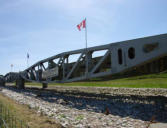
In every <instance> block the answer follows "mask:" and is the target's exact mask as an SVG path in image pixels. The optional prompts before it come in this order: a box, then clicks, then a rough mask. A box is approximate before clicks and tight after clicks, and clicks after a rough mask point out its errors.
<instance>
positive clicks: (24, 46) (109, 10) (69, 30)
mask: <svg viewBox="0 0 167 128" xmlns="http://www.w3.org/2000/svg"><path fill="white" fill-rule="evenodd" d="M166 12H167V0H0V60H1V63H0V68H1V70H0V73H1V74H6V73H7V72H10V71H11V68H10V65H11V64H13V65H14V67H13V71H19V70H24V69H25V68H26V67H27V65H26V54H27V52H28V53H29V54H30V60H29V65H31V64H34V63H35V62H37V61H39V60H40V59H44V58H47V57H50V56H53V55H55V54H58V53H61V52H65V51H70V50H75V49H79V48H84V47H85V39H84V31H81V32H79V31H78V30H77V27H76V25H77V24H79V23H80V22H81V21H82V20H83V19H84V18H85V17H86V18H87V29H88V47H91V46H96V45H103V44H108V43H112V42H117V41H122V40H128V39H134V38H139V37H144V36H150V35H156V34H161V33H167V13H166Z"/></svg>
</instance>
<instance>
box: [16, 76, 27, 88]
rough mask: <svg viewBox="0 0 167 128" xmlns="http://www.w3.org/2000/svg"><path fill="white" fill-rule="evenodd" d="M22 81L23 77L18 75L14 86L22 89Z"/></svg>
mask: <svg viewBox="0 0 167 128" xmlns="http://www.w3.org/2000/svg"><path fill="white" fill-rule="evenodd" d="M24 83H25V80H24V79H23V78H21V77H19V78H18V79H17V80H16V87H17V88H19V89H24V88H25V86H24Z"/></svg>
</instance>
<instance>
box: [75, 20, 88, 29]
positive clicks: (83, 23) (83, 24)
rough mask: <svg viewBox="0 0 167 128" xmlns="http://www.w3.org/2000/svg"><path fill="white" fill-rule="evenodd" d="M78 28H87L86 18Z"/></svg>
mask: <svg viewBox="0 0 167 128" xmlns="http://www.w3.org/2000/svg"><path fill="white" fill-rule="evenodd" d="M77 28H78V30H79V31H81V28H86V19H84V20H83V21H82V22H81V23H80V24H78V25H77Z"/></svg>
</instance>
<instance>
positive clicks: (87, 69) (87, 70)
mask: <svg viewBox="0 0 167 128" xmlns="http://www.w3.org/2000/svg"><path fill="white" fill-rule="evenodd" d="M86 22H87V21H86V18H85V43H86V77H88V72H89V67H88V65H89V63H88V50H87V48H88V44H87V23H86Z"/></svg>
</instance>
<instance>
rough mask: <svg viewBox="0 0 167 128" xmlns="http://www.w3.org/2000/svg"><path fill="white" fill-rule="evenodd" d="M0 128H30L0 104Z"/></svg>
mask: <svg viewBox="0 0 167 128" xmlns="http://www.w3.org/2000/svg"><path fill="white" fill-rule="evenodd" d="M0 128H30V127H29V126H28V125H27V124H26V123H25V122H24V121H22V120H20V119H18V118H17V117H16V116H14V115H13V113H12V111H11V110H10V109H9V107H7V106H6V105H4V104H3V103H1V102H0Z"/></svg>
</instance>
